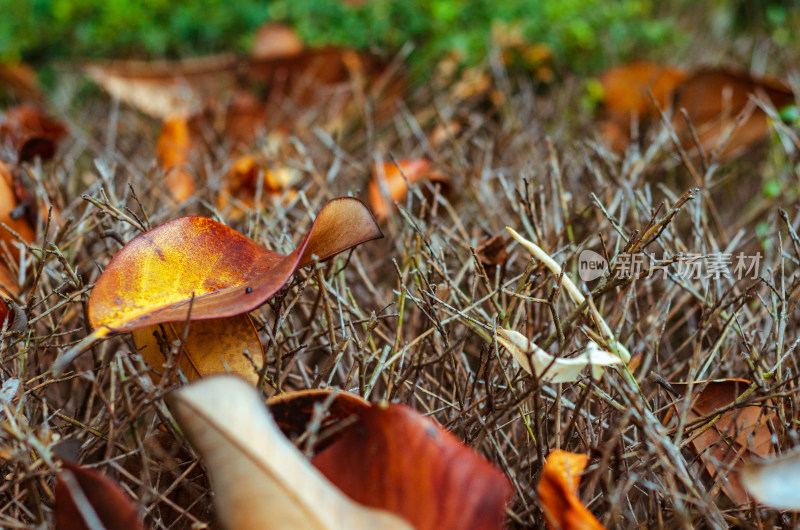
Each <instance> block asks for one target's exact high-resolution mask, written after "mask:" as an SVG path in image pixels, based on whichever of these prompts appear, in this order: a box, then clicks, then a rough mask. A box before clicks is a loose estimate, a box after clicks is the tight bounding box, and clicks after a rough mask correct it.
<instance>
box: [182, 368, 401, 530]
mask: <svg viewBox="0 0 800 530" xmlns="http://www.w3.org/2000/svg"><path fill="white" fill-rule="evenodd" d="M169 403H170V405H171V410H172V412H173V414H174V416H175V419H176V420H177V421H178V424H179V425H180V426H181V428H182V429H183V431H184V432H185V433H186V435H187V437H188V438H189V441H190V442H191V444H192V446H193V447H194V448H195V450H197V452H198V453H199V454H200V455H201V457H202V458H203V460H204V461H205V465H206V467H207V469H208V473H209V475H210V478H211V485H212V488H213V489H214V505H215V508H216V512H217V517H218V519H219V520H220V522H221V523H222V525H223V526H224V527H225V528H228V529H230V530H249V529H254V530H255V529H258V530H261V529H263V528H270V529H274V530H283V529H286V530H296V529H315V530H317V529H319V530H322V529H330V530H333V529H341V528H381V529H386V530H394V529H398V530H400V529H402V530H410V529H411V526H410V525H409V524H408V523H406V522H405V521H403V520H402V519H400V518H399V517H397V516H395V515H391V514H389V513H386V512H382V511H380V510H375V509H371V508H367V507H364V506H361V505H358V504H356V503H355V502H353V501H352V500H350V499H348V498H347V496H346V495H344V494H343V493H341V492H340V491H339V490H338V489H336V487H335V486H333V485H332V484H331V483H330V482H328V480H326V479H325V477H324V476H322V474H321V473H320V472H318V471H317V470H316V469H314V467H313V466H311V464H310V463H309V462H308V460H306V458H305V457H304V456H303V455H302V453H300V451H298V450H297V449H296V448H295V447H294V446H293V445H292V444H291V443H290V442H289V440H288V439H287V438H286V437H285V436H284V435H283V434H282V433H281V432H280V430H279V429H278V427H277V426H276V425H275V422H274V421H273V420H272V417H271V416H270V414H269V412H268V411H267V409H266V407H265V406H264V404H263V402H262V400H261V395H260V394H259V393H258V391H256V390H255V389H254V388H253V387H251V386H250V385H248V384H247V383H246V382H244V381H243V380H241V379H238V378H236V377H232V376H216V377H212V378H209V379H205V380H202V381H199V382H196V383H193V384H191V385H189V386H188V387H186V388H183V389H181V390H178V391H177V392H175V393H173V394H172V396H171V397H170V399H169Z"/></svg>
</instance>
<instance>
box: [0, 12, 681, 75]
mask: <svg viewBox="0 0 800 530" xmlns="http://www.w3.org/2000/svg"><path fill="white" fill-rule="evenodd" d="M653 1H654V0H502V1H496V0H469V1H464V0H418V1H400V0H371V1H368V2H366V3H365V4H363V5H360V6H356V7H350V6H347V5H344V4H342V3H341V2H340V1H339V0H274V1H256V0H242V1H233V2H231V1H223V0H175V1H169V0H23V1H20V0H0V13H3V16H2V17H0V59H4V60H16V59H22V60H27V61H32V62H36V61H42V60H47V59H53V58H63V57H71V58H75V57H81V58H83V57H89V58H97V57H114V58H118V57H136V58H153V57H182V56H189V55H199V54H205V53H212V52H220V51H234V52H243V51H246V49H247V47H248V45H249V39H251V38H252V35H253V32H254V30H255V29H256V28H257V27H258V26H259V25H260V24H262V23H264V22H265V21H278V22H284V23H287V24H289V25H291V26H293V27H294V28H295V29H296V30H297V31H298V33H299V34H300V36H301V37H302V38H303V39H304V40H305V42H307V43H308V44H309V45H311V46H324V45H341V46H348V47H354V48H359V49H364V48H373V49H378V50H382V51H387V52H391V51H395V50H398V49H400V48H401V47H402V46H403V45H404V44H405V43H407V42H412V43H414V44H415V46H416V48H415V52H414V53H413V54H412V56H411V61H412V64H415V65H417V66H423V67H425V66H426V65H430V64H431V62H432V61H434V60H435V59H438V58H441V57H442V56H443V55H444V54H446V53H449V52H456V53H458V54H459V55H460V56H461V57H462V58H463V61H464V63H465V64H472V63H475V62H476V61H478V60H480V59H481V58H482V57H485V55H486V51H487V49H488V47H489V46H490V43H491V31H492V29H491V28H492V27H493V25H494V24H496V23H497V22H498V21H501V22H506V23H510V22H513V23H514V25H515V26H517V27H519V28H520V29H521V30H522V34H523V35H524V37H525V38H526V39H527V40H528V41H529V42H531V43H545V44H547V45H548V46H550V48H551V49H552V50H553V53H554V57H555V59H556V61H557V62H558V63H559V64H560V65H562V66H564V65H565V66H567V67H568V68H570V69H572V70H576V71H587V70H593V69H598V68H601V67H603V66H605V65H606V64H608V63H609V62H610V61H618V60H622V59H626V58H629V57H631V56H632V55H635V54H636V53H638V52H640V51H642V50H647V49H648V48H652V47H654V46H668V45H670V44H671V40H672V39H674V38H676V37H675V36H676V35H678V33H677V32H676V30H675V27H674V22H673V21H672V20H671V19H668V18H658V17H655V16H654V14H653Z"/></svg>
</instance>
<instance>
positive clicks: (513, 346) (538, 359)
mask: <svg viewBox="0 0 800 530" xmlns="http://www.w3.org/2000/svg"><path fill="white" fill-rule="evenodd" d="M497 342H499V343H500V344H502V345H503V347H504V348H506V349H507V350H508V351H509V353H511V355H512V356H513V357H514V359H515V360H516V361H517V362H518V363H519V365H520V366H522V368H523V369H524V370H525V371H526V372H528V373H529V374H530V373H532V371H531V363H533V369H534V370H535V371H536V377H537V378H539V379H540V380H541V381H543V382H545V383H573V382H575V381H577V380H578V379H580V376H581V372H582V371H583V369H584V368H586V367H587V366H591V367H592V376H593V377H594V378H595V379H600V378H601V377H602V376H603V369H604V368H605V367H606V366H614V365H621V364H623V363H622V359H620V358H619V357H617V356H616V355H613V354H611V353H609V352H607V351H604V350H601V349H600V348H599V347H598V346H597V344H595V343H594V342H589V344H588V345H587V346H586V351H585V352H583V353H581V354H580V355H578V356H576V357H569V358H561V357H553V356H552V355H550V354H548V353H547V352H545V351H544V350H543V349H541V348H540V347H539V346H537V345H536V344H534V343H533V342H532V341H531V340H530V339H528V338H527V337H526V336H525V335H523V334H522V333H519V332H517V331H513V330H510V329H498V330H497Z"/></svg>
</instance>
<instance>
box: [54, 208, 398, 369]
mask: <svg viewBox="0 0 800 530" xmlns="http://www.w3.org/2000/svg"><path fill="white" fill-rule="evenodd" d="M379 237H382V234H381V232H380V229H379V228H378V225H377V224H376V223H375V220H374V219H373V217H372V214H371V213H370V211H369V209H368V208H367V207H366V206H365V205H364V204H363V203H362V202H361V201H359V200H358V199H353V198H347V197H345V198H339V199H333V200H331V201H328V203H327V204H325V206H324V207H323V208H322V210H321V211H320V212H319V214H318V215H317V218H316V219H315V220H314V223H313V225H312V226H311V228H310V229H309V231H308V233H307V234H306V236H305V237H304V238H303V241H302V242H301V243H300V245H299V246H298V247H297V248H296V249H295V250H294V252H292V253H291V254H289V255H287V256H284V255H283V254H279V253H277V252H274V251H272V250H269V249H267V248H264V247H262V246H261V245H259V244H258V243H256V242H255V241H253V240H251V239H249V238H247V237H245V236H243V235H242V234H240V233H238V232H236V231H235V230H233V229H231V228H228V227H227V226H225V225H222V224H220V223H217V222H216V221H213V220H211V219H208V218H206V217H182V218H180V219H175V220H174V221H169V222H167V223H164V224H163V225H161V226H158V227H156V228H154V229H152V230H150V231H149V232H146V233H144V234H142V235H140V236H138V237H136V238H134V239H133V240H132V241H130V242H129V243H128V244H127V245H125V247H124V248H122V250H120V251H119V252H118V253H117V255H116V256H115V257H114V259H112V260H111V262H110V263H109V264H108V266H107V267H106V269H105V271H104V272H103V274H102V275H101V276H100V278H99V279H98V280H97V283H96V284H95V286H94V289H93V290H92V293H91V296H90V298H89V321H90V323H91V325H92V327H93V328H94V332H93V333H92V334H91V335H90V336H89V337H87V338H86V339H84V341H82V343H81V344H79V345H78V346H76V347H75V348H73V350H71V351H69V352H67V353H65V354H64V355H63V356H62V357H60V358H59V359H58V360H56V362H55V363H54V365H53V368H52V370H53V372H54V373H60V372H61V371H63V369H64V368H66V366H67V364H68V363H70V362H72V360H73V359H74V358H75V357H77V355H78V354H79V353H80V351H81V349H83V348H85V347H87V346H88V345H89V344H91V343H92V342H93V341H95V340H97V339H98V338H100V337H103V336H105V335H107V334H108V333H109V332H126V331H132V330H134V329H138V328H142V327H146V326H152V325H155V324H161V323H164V322H182V321H184V320H185V319H186V318H187V316H190V317H191V318H192V319H194V320H206V319H212V318H225V317H230V316H234V315H238V314H241V313H246V312H248V311H250V310H252V309H255V308H256V307H258V306H260V305H261V304H263V303H264V302H266V301H267V300H268V299H269V298H271V297H272V296H273V295H274V294H275V293H276V292H278V290H279V289H280V288H281V287H283V285H284V284H285V283H286V282H287V281H288V280H289V278H291V276H292V275H293V274H294V272H295V271H296V270H297V269H299V268H301V267H305V266H306V265H310V264H311V263H313V262H314V259H315V257H316V258H317V259H319V260H326V259H328V258H331V257H333V256H335V255H336V254H338V253H340V252H343V251H345V250H347V249H350V248H352V247H354V246H356V245H359V244H361V243H364V242H366V241H370V240H372V239H377V238H379Z"/></svg>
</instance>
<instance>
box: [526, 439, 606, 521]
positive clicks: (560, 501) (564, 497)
mask: <svg viewBox="0 0 800 530" xmlns="http://www.w3.org/2000/svg"><path fill="white" fill-rule="evenodd" d="M588 461H589V457H588V456H587V455H581V454H576V453H570V452H567V451H562V450H561V449H554V450H552V451H550V454H548V455H547V460H546V461H545V464H544V468H543V469H542V478H541V479H539V487H538V489H537V492H538V493H539V498H540V499H541V500H542V505H543V506H544V508H545V515H546V516H547V526H548V527H549V528H551V529H558V530H602V529H603V528H605V527H604V526H603V525H601V524H600V522H599V521H598V520H597V519H596V518H595V517H594V515H592V512H590V511H589V510H587V509H586V507H585V506H584V505H583V503H582V502H581V500H580V499H579V498H578V495H577V494H576V490H577V489H578V484H579V483H580V481H581V477H580V474H581V473H583V470H584V469H586V463H587V462H588Z"/></svg>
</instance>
